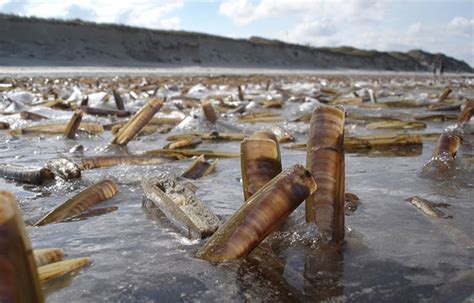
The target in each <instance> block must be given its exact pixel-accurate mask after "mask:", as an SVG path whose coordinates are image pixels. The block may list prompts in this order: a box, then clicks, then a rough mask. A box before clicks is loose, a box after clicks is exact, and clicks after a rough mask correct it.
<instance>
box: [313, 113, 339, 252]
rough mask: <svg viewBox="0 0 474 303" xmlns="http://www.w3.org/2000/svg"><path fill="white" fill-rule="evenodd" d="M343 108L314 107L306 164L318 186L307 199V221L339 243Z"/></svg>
mask: <svg viewBox="0 0 474 303" xmlns="http://www.w3.org/2000/svg"><path fill="white" fill-rule="evenodd" d="M344 119H345V113H344V110H343V109H341V108H337V107H329V106H320V107H317V108H315V109H314V111H313V113H312V117H311V126H310V131H309V135H308V143H307V155H306V167H307V168H308V170H309V171H310V172H311V173H312V175H313V177H314V180H315V181H316V183H317V184H318V190H317V191H316V192H315V193H314V194H313V195H311V196H310V197H308V199H307V200H306V222H315V223H316V224H317V225H318V227H319V229H320V230H321V231H322V232H323V233H326V234H328V235H329V236H330V238H331V241H332V242H335V243H338V242H340V241H342V240H343V239H344V183H345V182H344V177H345V176H344V174H345V173H344Z"/></svg>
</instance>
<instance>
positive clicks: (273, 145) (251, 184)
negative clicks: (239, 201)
mask: <svg viewBox="0 0 474 303" xmlns="http://www.w3.org/2000/svg"><path fill="white" fill-rule="evenodd" d="M240 168H241V173H242V186H243V190H244V200H245V201H246V200H248V199H249V198H250V197H251V196H252V195H253V194H255V193H256V192H257V191H258V190H259V189H260V188H262V187H263V186H264V185H265V184H266V183H267V182H268V181H270V180H271V179H273V178H274V177H275V176H276V175H278V174H279V173H280V172H281V156H280V147H279V146H278V140H277V138H276V136H275V135H274V134H273V133H271V132H256V133H255V134H254V135H253V136H252V137H250V138H247V139H244V140H243V141H242V143H241V144H240Z"/></svg>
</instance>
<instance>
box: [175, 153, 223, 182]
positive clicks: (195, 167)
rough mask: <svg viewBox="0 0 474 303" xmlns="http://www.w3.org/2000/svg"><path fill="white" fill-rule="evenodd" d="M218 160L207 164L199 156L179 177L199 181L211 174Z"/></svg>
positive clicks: (201, 156) (202, 157)
mask: <svg viewBox="0 0 474 303" xmlns="http://www.w3.org/2000/svg"><path fill="white" fill-rule="evenodd" d="M217 162H218V159H215V160H214V161H211V162H208V161H206V159H205V158H204V156H203V155H200V156H199V157H197V158H196V160H194V161H193V163H191V165H190V166H189V167H188V168H187V169H186V170H185V171H184V172H183V173H182V174H181V177H185V178H188V179H194V180H195V179H199V178H202V177H205V176H207V175H209V174H210V173H212V172H213V171H214V170H215V168H216V165H217Z"/></svg>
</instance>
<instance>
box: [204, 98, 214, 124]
mask: <svg viewBox="0 0 474 303" xmlns="http://www.w3.org/2000/svg"><path fill="white" fill-rule="evenodd" d="M202 110H203V112H204V116H205V117H206V119H207V120H208V121H209V122H211V123H216V121H217V114H216V111H215V110H214V107H212V102H211V101H210V100H205V101H203V102H202Z"/></svg>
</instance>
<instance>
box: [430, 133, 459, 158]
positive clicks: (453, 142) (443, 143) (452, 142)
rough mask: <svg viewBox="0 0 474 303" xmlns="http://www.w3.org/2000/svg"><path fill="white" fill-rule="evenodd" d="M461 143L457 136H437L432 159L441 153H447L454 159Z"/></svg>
mask: <svg viewBox="0 0 474 303" xmlns="http://www.w3.org/2000/svg"><path fill="white" fill-rule="evenodd" d="M461 141H462V139H461V137H460V136H458V135H454V134H442V135H441V136H439V139H438V142H437V143H436V147H435V149H434V151H433V157H436V156H439V155H441V154H443V153H447V154H449V155H450V156H451V157H453V158H454V157H456V153H457V152H458V149H459V146H460V145H461Z"/></svg>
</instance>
